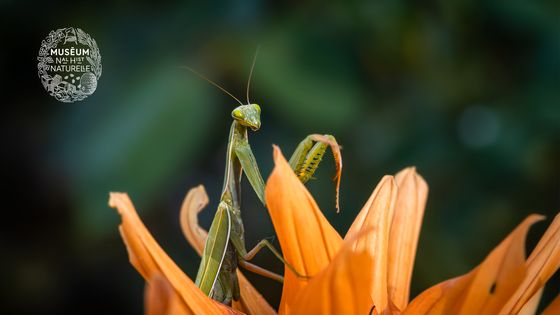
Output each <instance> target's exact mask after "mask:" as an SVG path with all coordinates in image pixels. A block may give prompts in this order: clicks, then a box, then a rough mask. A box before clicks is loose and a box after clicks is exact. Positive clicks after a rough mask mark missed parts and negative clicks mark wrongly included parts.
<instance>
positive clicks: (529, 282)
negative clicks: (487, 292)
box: [500, 214, 560, 314]
mask: <svg viewBox="0 0 560 315" xmlns="http://www.w3.org/2000/svg"><path fill="white" fill-rule="evenodd" d="M559 267H560V214H558V215H556V217H555V218H554V221H552V223H551V224H550V226H549V227H548V229H547V230H546V232H545V233H544V235H543V237H542V238H541V240H540V241H539V243H538V244H537V246H536V247H535V249H534V250H533V252H532V253H531V256H529V258H528V259H527V263H526V268H527V271H526V275H525V278H524V279H523V282H522V283H521V284H520V285H519V287H518V288H517V290H516V291H515V293H514V294H513V295H512V297H511V298H510V299H509V301H508V302H507V303H506V305H505V306H504V307H503V308H502V310H501V312H500V314H516V313H518V312H519V311H520V310H521V309H522V308H523V306H524V305H525V304H526V303H527V302H528V301H529V300H530V299H531V297H532V296H534V295H535V293H536V292H537V291H538V290H539V289H540V288H542V287H543V286H544V284H545V283H546V282H547V281H548V279H550V277H552V275H553V274H554V273H555V272H556V271H557V270H558V268H559Z"/></svg>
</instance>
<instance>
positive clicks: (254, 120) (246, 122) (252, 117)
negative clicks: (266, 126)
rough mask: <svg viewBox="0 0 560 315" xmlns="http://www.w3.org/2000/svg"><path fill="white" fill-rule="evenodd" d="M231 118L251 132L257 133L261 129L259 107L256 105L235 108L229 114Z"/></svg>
mask: <svg viewBox="0 0 560 315" xmlns="http://www.w3.org/2000/svg"><path fill="white" fill-rule="evenodd" d="M231 117H233V119H235V120H236V121H237V122H239V123H240V124H242V125H243V126H246V127H249V128H251V130H253V131H257V130H259V128H260V127H261V107H260V106H259V105H257V104H247V105H241V106H237V107H236V108H235V109H234V110H233V111H232V112H231Z"/></svg>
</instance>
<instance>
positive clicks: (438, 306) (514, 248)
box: [404, 215, 542, 314]
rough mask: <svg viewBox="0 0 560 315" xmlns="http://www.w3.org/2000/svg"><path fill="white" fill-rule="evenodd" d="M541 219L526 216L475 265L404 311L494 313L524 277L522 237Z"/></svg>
mask: <svg viewBox="0 0 560 315" xmlns="http://www.w3.org/2000/svg"><path fill="white" fill-rule="evenodd" d="M541 219H542V217H541V216H538V215H531V216H529V217H528V218H527V219H525V220H524V221H523V222H522V223H521V224H520V225H519V226H518V227H517V228H516V229H515V230H514V231H513V232H511V233H510V235H509V236H508V237H507V238H506V239H504V240H503V241H502V242H501V243H500V245H498V246H497V247H496V248H495V249H494V250H493V251H492V252H491V253H490V255H488V257H486V259H485V260H484V261H483V262H482V264H480V265H479V266H478V267H477V268H475V269H474V270H473V271H471V272H469V273H468V274H466V275H464V276H461V277H458V278H455V279H452V280H448V281H445V282H443V283H441V284H438V285H436V286H434V287H432V288H430V289H428V290H427V291H425V292H424V293H422V294H420V295H419V296H418V297H416V298H415V299H414V300H413V301H412V302H411V304H410V305H409V306H408V307H407V308H406V311H405V312H404V314H496V313H497V312H498V311H499V310H500V308H501V307H502V306H503V305H504V304H505V302H506V301H507V299H508V298H509V297H510V296H511V294H512V292H514V290H515V289H516V287H517V285H518V284H519V283H521V280H522V279H523V276H524V272H523V266H524V261H525V250H524V249H525V237H526V235H527V231H528V230H529V227H530V226H531V225H532V224H533V223H535V222H536V221H539V220H541ZM531 296H532V295H531Z"/></svg>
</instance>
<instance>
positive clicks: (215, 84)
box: [181, 66, 252, 105]
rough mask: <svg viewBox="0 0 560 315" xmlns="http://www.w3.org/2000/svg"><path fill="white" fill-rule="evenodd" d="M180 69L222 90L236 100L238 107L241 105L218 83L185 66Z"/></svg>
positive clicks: (235, 98)
mask: <svg viewBox="0 0 560 315" xmlns="http://www.w3.org/2000/svg"><path fill="white" fill-rule="evenodd" d="M181 68H183V69H187V70H189V71H190V72H192V73H194V74H196V75H197V76H198V77H200V78H201V79H203V80H204V81H207V82H208V83H210V84H212V85H213V86H215V87H217V88H218V89H220V90H222V92H224V93H226V94H227V95H229V96H231V97H232V98H233V99H234V100H236V101H237V102H238V103H239V105H243V103H241V101H240V100H239V99H238V98H237V97H235V96H233V94H231V93H230V92H228V91H227V90H226V89H224V88H223V87H221V86H220V85H219V84H218V83H216V82H214V81H212V80H210V79H208V78H207V77H205V76H203V75H202V74H200V73H199V72H198V71H196V70H194V69H193V68H191V67H187V66H182V67H181ZM251 71H252V69H251Z"/></svg>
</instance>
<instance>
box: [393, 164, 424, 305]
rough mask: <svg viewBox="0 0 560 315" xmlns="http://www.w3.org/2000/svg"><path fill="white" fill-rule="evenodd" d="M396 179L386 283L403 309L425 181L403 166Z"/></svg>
mask: <svg viewBox="0 0 560 315" xmlns="http://www.w3.org/2000/svg"><path fill="white" fill-rule="evenodd" d="M395 179H396V182H397V186H398V194H397V201H396V204H395V210H394V214H393V220H392V222H391V234H390V237H389V264H388V275H387V286H388V289H389V299H390V300H391V301H392V302H393V303H394V304H395V306H396V307H397V308H398V309H401V310H403V309H405V307H406V305H407V304H408V298H409V293H410V279H411V277H412V268H413V267H414V257H415V256H416V247H417V245H418V237H419V235H420V227H421V226H422V217H423V216H424V208H425V206H426V199H427V198H428V185H427V184H426V182H425V181H424V179H423V178H422V177H421V176H420V175H418V174H417V173H416V169H415V168H414V167H409V168H406V169H404V170H402V171H401V172H399V173H398V174H397V175H396V178H395Z"/></svg>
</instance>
